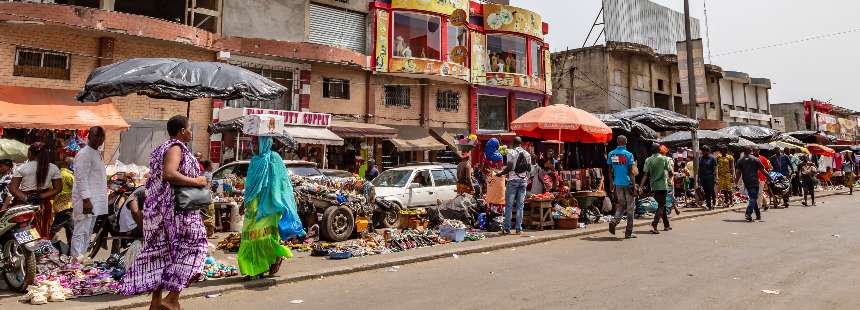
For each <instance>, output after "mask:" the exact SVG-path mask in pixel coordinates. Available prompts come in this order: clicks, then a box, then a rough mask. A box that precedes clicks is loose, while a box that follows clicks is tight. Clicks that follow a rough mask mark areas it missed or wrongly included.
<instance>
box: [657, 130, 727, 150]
mask: <svg viewBox="0 0 860 310" xmlns="http://www.w3.org/2000/svg"><path fill="white" fill-rule="evenodd" d="M697 133H698V135H699V144H701V145H709V146H719V145H724V144H731V143H737V142H738V141H739V140H740V139H739V138H738V137H737V136H732V135H727V134H724V133H722V132H717V131H713V130H698V131H697ZM659 142H660V143H661V144H665V145H667V146H671V147H678V146H690V145H692V144H693V142H692V138H691V135H690V132H689V131H679V132H676V133H673V134H671V135H668V136H665V137H663V138H661V139H660V141H659Z"/></svg>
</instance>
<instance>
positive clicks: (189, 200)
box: [173, 186, 212, 212]
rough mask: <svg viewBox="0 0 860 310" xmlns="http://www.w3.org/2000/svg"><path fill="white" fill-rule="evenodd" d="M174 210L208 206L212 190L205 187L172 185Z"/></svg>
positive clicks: (187, 210)
mask: <svg viewBox="0 0 860 310" xmlns="http://www.w3.org/2000/svg"><path fill="white" fill-rule="evenodd" d="M173 196H175V197H176V207H175V209H176V211H180V212H190V211H197V210H200V209H205V208H208V207H209V205H210V204H212V192H211V191H210V190H209V188H207V187H205V186H204V187H191V186H174V187H173Z"/></svg>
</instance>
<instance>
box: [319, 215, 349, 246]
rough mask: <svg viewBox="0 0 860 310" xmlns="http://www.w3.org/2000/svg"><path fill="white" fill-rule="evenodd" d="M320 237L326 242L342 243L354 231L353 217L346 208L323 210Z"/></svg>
mask: <svg viewBox="0 0 860 310" xmlns="http://www.w3.org/2000/svg"><path fill="white" fill-rule="evenodd" d="M321 228H322V229H321V230H320V233H321V234H322V237H323V238H325V239H326V240H328V241H332V242H338V241H344V240H346V239H348V238H349V236H351V235H352V232H353V231H354V230H355V217H354V216H353V215H352V210H350V209H349V208H347V207H346V206H331V207H328V208H327V209H325V212H324V213H323V218H322V227H321Z"/></svg>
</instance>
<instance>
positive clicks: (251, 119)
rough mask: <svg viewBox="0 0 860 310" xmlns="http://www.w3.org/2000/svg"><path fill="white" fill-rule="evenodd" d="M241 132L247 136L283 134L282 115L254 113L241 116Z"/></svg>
mask: <svg viewBox="0 0 860 310" xmlns="http://www.w3.org/2000/svg"><path fill="white" fill-rule="evenodd" d="M242 134H245V135H249V136H278V135H283V134H284V117H283V116H281V115H271V114H256V115H248V116H244V117H243V118H242Z"/></svg>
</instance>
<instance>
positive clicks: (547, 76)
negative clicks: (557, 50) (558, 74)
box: [543, 49, 552, 95]
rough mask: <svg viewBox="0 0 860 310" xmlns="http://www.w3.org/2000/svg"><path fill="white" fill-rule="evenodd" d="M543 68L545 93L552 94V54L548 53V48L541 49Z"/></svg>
mask: <svg viewBox="0 0 860 310" xmlns="http://www.w3.org/2000/svg"><path fill="white" fill-rule="evenodd" d="M543 62H544V64H543V68H544V81H545V82H546V86H545V87H544V89H546V94H547V95H552V56H551V55H550V52H549V49H544V50H543Z"/></svg>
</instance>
